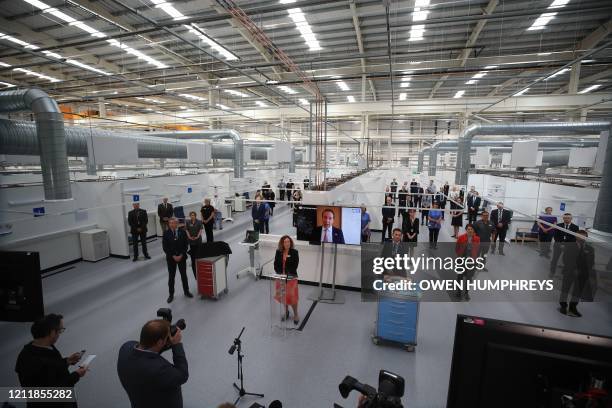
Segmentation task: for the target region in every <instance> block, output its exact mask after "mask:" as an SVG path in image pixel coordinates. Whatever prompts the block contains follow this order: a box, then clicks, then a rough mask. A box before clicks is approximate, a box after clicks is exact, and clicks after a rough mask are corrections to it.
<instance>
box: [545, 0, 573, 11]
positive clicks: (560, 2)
mask: <svg viewBox="0 0 612 408" xmlns="http://www.w3.org/2000/svg"><path fill="white" fill-rule="evenodd" d="M569 2H570V0H554V1H553V2H552V3H551V4H550V6H548V8H549V9H552V8H561V7H565V6H566V5H567V3H569Z"/></svg>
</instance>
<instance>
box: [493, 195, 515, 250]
mask: <svg viewBox="0 0 612 408" xmlns="http://www.w3.org/2000/svg"><path fill="white" fill-rule="evenodd" d="M511 221H512V214H511V213H510V211H508V210H506V209H505V208H504V203H502V202H501V201H500V202H498V203H497V208H496V209H494V210H493V211H491V224H493V226H494V229H493V245H492V246H491V253H492V254H494V253H495V249H496V248H495V247H496V244H497V238H499V254H500V255H505V254H504V245H505V243H506V233H507V232H508V226H509V224H510V222H511Z"/></svg>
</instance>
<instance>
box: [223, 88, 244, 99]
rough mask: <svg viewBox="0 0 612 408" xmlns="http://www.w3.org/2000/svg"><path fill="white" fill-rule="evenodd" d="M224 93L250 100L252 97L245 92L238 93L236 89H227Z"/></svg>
mask: <svg viewBox="0 0 612 408" xmlns="http://www.w3.org/2000/svg"><path fill="white" fill-rule="evenodd" d="M224 92H226V93H228V94H231V95H235V96H240V97H241V98H248V97H249V96H250V95H248V94H245V93H244V92H240V91H236V90H235V89H225V90H224Z"/></svg>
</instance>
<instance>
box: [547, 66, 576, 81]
mask: <svg viewBox="0 0 612 408" xmlns="http://www.w3.org/2000/svg"><path fill="white" fill-rule="evenodd" d="M569 70H570V69H569V68H563V69H562V70H560V71H557V72H555V73H554V74H552V75H550V76H548V77H546V79H544V80H545V81H548V80H549V79H553V78H554V77H558V76H559V75H563V74H565V73H566V72H568V71H569Z"/></svg>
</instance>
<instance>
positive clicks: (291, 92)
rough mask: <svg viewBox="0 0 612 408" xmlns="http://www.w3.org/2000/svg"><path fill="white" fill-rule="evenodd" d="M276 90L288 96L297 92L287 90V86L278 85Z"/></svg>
mask: <svg viewBox="0 0 612 408" xmlns="http://www.w3.org/2000/svg"><path fill="white" fill-rule="evenodd" d="M277 88H278V89H280V90H281V91H283V92H284V93H288V94H290V95H293V94H296V93H297V91H295V90H293V89H291V88H289V87H288V86H287V85H279V86H278V87H277Z"/></svg>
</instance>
